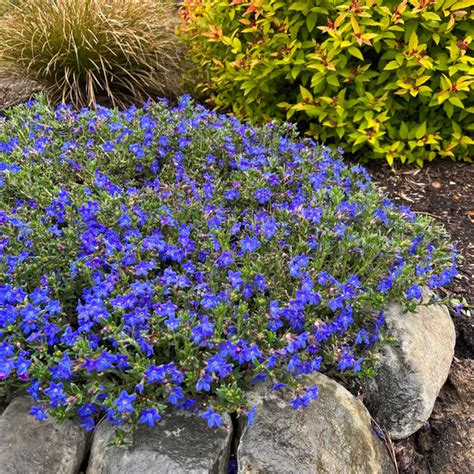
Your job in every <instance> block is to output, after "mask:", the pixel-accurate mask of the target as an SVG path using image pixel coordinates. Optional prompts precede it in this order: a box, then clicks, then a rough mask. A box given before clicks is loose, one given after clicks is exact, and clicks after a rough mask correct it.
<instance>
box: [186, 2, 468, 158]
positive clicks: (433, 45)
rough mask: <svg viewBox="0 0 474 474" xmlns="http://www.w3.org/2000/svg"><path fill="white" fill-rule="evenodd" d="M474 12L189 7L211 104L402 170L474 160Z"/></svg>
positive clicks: (464, 6)
mask: <svg viewBox="0 0 474 474" xmlns="http://www.w3.org/2000/svg"><path fill="white" fill-rule="evenodd" d="M473 4H474V2H473V0H461V1H458V0H420V1H418V0H410V1H408V2H407V1H406V0H403V1H402V2H400V1H397V0H395V1H394V0H352V1H349V0H325V1H321V2H310V1H297V2H291V1H283V0H269V1H264V0H253V1H246V0H233V1H232V0H231V1H228V0H223V1H218V2H215V1H211V0H187V1H186V2H185V5H184V7H183V9H182V10H181V17H182V20H183V22H182V26H181V34H182V35H183V37H184V38H185V39H186V40H187V42H188V44H189V48H190V55H191V57H192V58H193V60H194V61H195V63H196V64H197V65H198V66H199V69H200V71H201V73H202V74H201V83H200V84H199V90H201V91H204V92H205V93H206V94H208V96H209V97H210V99H211V103H213V104H214V105H216V106H217V107H220V108H224V109H232V111H233V112H234V113H235V114H237V115H239V116H249V117H252V118H254V119H257V120H269V119H271V118H288V119H292V120H297V121H299V122H300V123H301V124H302V125H303V126H304V127H305V128H306V129H307V130H308V132H309V133H310V134H312V135H313V136H315V137H316V138H318V139H319V140H322V141H325V142H327V143H334V144H341V145H342V146H343V147H344V148H345V149H346V150H348V151H352V152H364V153H365V156H370V157H386V159H387V160H388V162H389V163H392V162H393V160H394V159H398V160H401V161H402V162H416V163H418V164H419V165H421V164H422V162H423V161H424V160H432V159H433V158H435V157H436V156H440V157H451V158H454V159H465V160H469V159H470V154H471V155H472V151H473V147H472V145H473V144H474V141H473V140H472V139H471V138H470V137H469V136H468V135H469V134H472V132H473V130H474V123H473V122H474V121H473V112H474V106H473V103H474V101H473V95H472V83H473V81H474V67H473V62H474V60H473V57H472V45H473V44H474V43H471V40H472V36H474V32H473V26H472V25H473V23H472V21H473V19H474V15H473V11H472V5H473Z"/></svg>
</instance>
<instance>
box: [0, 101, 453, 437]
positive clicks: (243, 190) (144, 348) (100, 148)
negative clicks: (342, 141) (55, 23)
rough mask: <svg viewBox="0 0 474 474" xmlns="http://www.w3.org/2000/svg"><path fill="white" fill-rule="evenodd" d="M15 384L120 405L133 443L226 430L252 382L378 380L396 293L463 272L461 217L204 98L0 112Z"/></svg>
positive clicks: (69, 411) (37, 394)
mask: <svg viewBox="0 0 474 474" xmlns="http://www.w3.org/2000/svg"><path fill="white" fill-rule="evenodd" d="M0 176H1V178H2V181H1V186H2V192H1V193H0V209H1V212H0V231H1V234H0V279H1V280H0V284H1V285H0V380H2V381H3V382H2V385H3V388H4V389H9V390H11V389H13V388H15V387H22V386H23V387H25V386H27V387H28V392H29V393H30V394H31V395H32V396H33V397H34V398H35V399H36V400H37V403H38V404H37V406H36V407H35V408H34V409H33V411H32V413H33V414H34V415H36V416H37V417H38V418H39V419H41V418H43V417H45V416H46V413H45V412H46V411H47V412H49V413H51V414H53V415H54V416H56V417H58V418H60V419H64V418H74V417H75V418H79V419H80V420H81V422H82V426H84V427H85V428H87V429H92V428H93V427H94V424H95V422H96V421H97V419H99V418H100V417H101V416H103V415H106V416H107V417H108V419H110V420H111V421H112V422H113V423H114V424H115V425H116V427H117V436H118V440H119V441H120V440H122V439H123V436H124V432H126V431H127V430H128V429H132V428H133V427H134V426H135V425H136V424H137V423H149V424H150V425H153V424H154V422H155V421H157V420H158V419H159V418H160V416H162V415H163V414H164V413H165V411H166V410H167V407H170V406H176V407H178V408H180V409H188V410H193V411H196V412H198V413H200V414H201V416H203V417H204V418H206V419H207V420H208V423H209V425H211V426H213V425H218V424H219V422H220V415H219V413H222V412H225V411H228V412H235V411H237V412H242V411H243V412H247V411H249V410H250V412H251V407H248V406H246V397H245V390H246V389H247V388H249V387H250V386H251V385H252V384H255V383H257V382H259V381H263V380H265V379H267V380H273V383H274V384H275V386H274V388H275V389H279V388H282V387H284V386H285V384H288V389H292V390H293V391H294V398H293V401H292V404H293V406H294V407H295V408H298V407H300V406H302V407H304V406H307V404H308V403H309V402H310V401H311V400H313V399H314V398H316V397H317V388H316V387H307V386H305V385H304V384H303V383H302V382H301V375H302V374H306V373H310V372H313V371H319V370H320V371H324V372H326V373H331V374H333V375H334V374H338V377H342V378H350V377H364V376H367V375H370V374H371V373H372V370H373V369H372V362H373V359H374V356H373V354H372V352H373V350H374V348H375V347H376V345H377V341H378V340H379V338H380V337H381V332H380V326H381V324H382V323H383V313H382V312H381V310H382V309H383V308H384V306H385V305H386V304H387V302H388V301H400V302H403V304H404V305H405V306H407V307H408V308H410V309H414V307H415V305H416V304H417V302H418V298H419V297H420V295H421V285H429V286H430V287H431V288H436V287H438V286H440V285H444V284H446V283H448V282H449V280H450V279H451V278H452V276H453V275H454V274H455V273H456V269H455V255H454V254H453V255H452V254H451V250H450V249H451V248H452V247H451V245H450V244H449V242H448V238H447V235H446V233H445V231H444V230H443V229H442V228H439V227H437V226H436V225H435V223H434V221H433V220H431V219H430V218H429V217H426V216H417V215H415V214H414V213H412V212H411V211H410V210H409V209H408V208H406V207H400V208H398V207H396V206H395V205H394V204H392V203H391V202H390V201H389V200H388V199H386V198H384V197H383V196H381V195H380V194H379V193H378V192H377V190H376V189H375V187H374V185H373V184H372V183H371V181H370V178H369V176H368V175H367V173H366V171H365V170H364V169H363V168H362V167H360V166H354V167H351V168H349V167H346V166H345V165H344V164H343V162H342V161H340V159H338V158H337V157H335V156H333V154H332V152H331V151H330V150H329V149H327V148H325V147H320V146H317V145H315V143H314V142H312V141H311V140H309V139H307V140H305V141H301V140H298V139H297V136H296V133H295V131H294V129H293V128H292V127H291V126H287V125H281V126H277V125H274V124H269V125H266V126H264V127H263V128H252V127H250V126H247V125H244V124H242V123H240V122H239V121H238V120H237V119H235V118H229V117H226V116H220V115H216V114H214V113H212V112H209V111H208V110H206V109H205V108H203V107H201V106H194V105H193V104H192V103H191V102H190V101H189V98H188V97H184V98H183V99H182V101H181V102H180V103H179V105H178V106H177V107H176V108H169V107H168V106H167V105H166V103H164V102H161V103H158V104H154V105H149V104H147V105H146V106H145V107H144V108H143V109H136V108H131V109H128V110H126V111H124V112H119V111H117V110H109V109H104V108H101V107H99V108H98V110H97V112H93V111H89V110H87V109H84V110H82V111H81V112H80V113H75V112H73V111H72V109H71V108H70V107H65V106H61V107H60V108H58V109H57V110H51V109H49V108H48V107H47V106H46V105H45V103H44V101H43V100H40V101H39V102H36V103H31V104H28V105H25V106H19V107H17V108H15V109H12V110H10V111H9V112H8V119H7V120H4V121H3V122H0Z"/></svg>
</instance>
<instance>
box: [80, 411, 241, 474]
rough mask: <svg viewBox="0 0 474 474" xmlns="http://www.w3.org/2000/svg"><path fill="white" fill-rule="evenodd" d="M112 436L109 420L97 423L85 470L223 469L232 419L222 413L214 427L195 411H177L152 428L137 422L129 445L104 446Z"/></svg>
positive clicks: (142, 473) (110, 473) (115, 473)
mask: <svg viewBox="0 0 474 474" xmlns="http://www.w3.org/2000/svg"><path fill="white" fill-rule="evenodd" d="M113 436H114V429H113V426H112V425H111V424H110V423H107V422H103V423H101V424H100V425H99V426H98V427H97V429H96V431H95V433H94V439H93V442H92V449H91V456H90V460H89V467H88V469H87V474H155V473H157V474H158V473H170V474H171V473H173V474H181V473H183V474H184V473H192V474H206V473H213V474H214V473H215V474H217V473H225V472H226V469H227V463H228V460H229V456H230V447H231V439H232V421H231V419H230V417H229V416H225V417H223V424H222V425H221V426H220V427H219V428H216V429H214V428H209V427H208V426H207V424H206V421H205V420H203V419H202V418H200V417H198V416H197V415H190V414H187V413H184V412H177V413H174V414H169V415H166V416H164V417H163V419H162V420H161V421H160V422H159V423H158V425H157V426H156V427H154V428H149V427H147V426H140V427H139V428H138V429H137V430H136V431H135V433H134V434H133V441H132V444H131V446H120V447H115V446H110V447H107V445H108V444H109V443H110V442H111V441H112V440H113Z"/></svg>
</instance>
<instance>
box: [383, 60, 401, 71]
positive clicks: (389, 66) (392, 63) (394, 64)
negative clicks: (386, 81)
mask: <svg viewBox="0 0 474 474" xmlns="http://www.w3.org/2000/svg"><path fill="white" fill-rule="evenodd" d="M399 67H400V65H399V64H398V63H397V61H390V62H389V63H387V64H386V65H385V67H384V68H383V70H384V71H391V70H393V69H398V68H399Z"/></svg>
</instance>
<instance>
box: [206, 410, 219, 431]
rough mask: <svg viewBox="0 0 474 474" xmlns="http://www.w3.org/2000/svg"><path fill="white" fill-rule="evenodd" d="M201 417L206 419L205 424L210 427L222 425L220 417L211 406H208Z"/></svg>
mask: <svg viewBox="0 0 474 474" xmlns="http://www.w3.org/2000/svg"><path fill="white" fill-rule="evenodd" d="M201 418H204V419H205V420H207V426H209V427H210V428H217V427H218V426H220V425H222V417H221V416H220V415H219V414H218V413H216V412H215V411H214V410H213V409H212V408H208V409H207V410H206V411H205V412H204V413H202V414H201Z"/></svg>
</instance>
